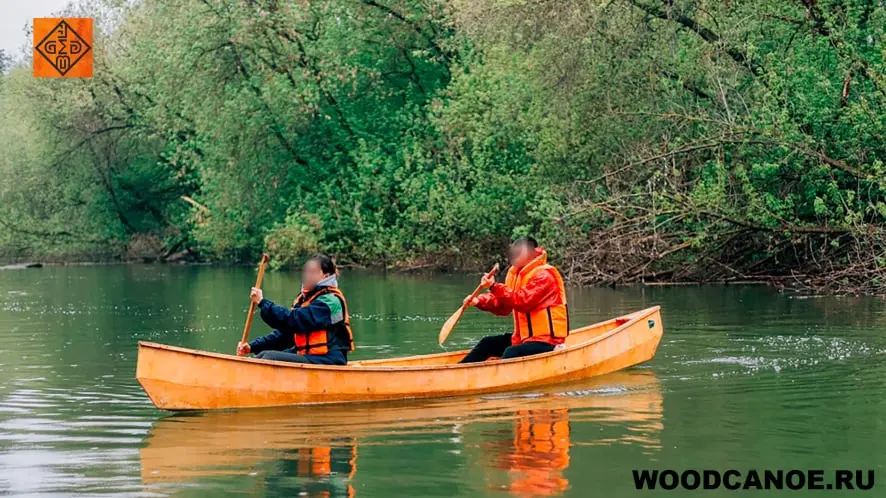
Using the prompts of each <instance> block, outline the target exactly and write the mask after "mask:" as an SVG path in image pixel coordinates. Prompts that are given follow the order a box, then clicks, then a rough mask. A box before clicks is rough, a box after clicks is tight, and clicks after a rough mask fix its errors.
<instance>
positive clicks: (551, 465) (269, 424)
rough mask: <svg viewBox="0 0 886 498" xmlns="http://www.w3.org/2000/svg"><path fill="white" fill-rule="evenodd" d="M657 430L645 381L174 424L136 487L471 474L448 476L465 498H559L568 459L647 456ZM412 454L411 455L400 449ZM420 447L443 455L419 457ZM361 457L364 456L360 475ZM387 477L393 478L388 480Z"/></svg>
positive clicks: (272, 489) (360, 483) (156, 443)
mask: <svg viewBox="0 0 886 498" xmlns="http://www.w3.org/2000/svg"><path fill="white" fill-rule="evenodd" d="M661 420H662V395H661V390H660V386H659V383H658V379H657V378H656V376H655V374H654V373H653V372H652V371H651V370H648V369H638V370H628V371H622V372H617V373H614V374H610V375H605V376H601V377H596V378H593V379H588V380H584V381H581V382H580V383H570V384H561V385H555V386H550V387H546V388H539V389H535V390H532V391H523V392H515V393H508V394H502V395H499V396H466V397H459V398H448V399H439V400H424V401H412V402H406V401H399V402H391V403H384V404H381V403H378V404H354V405H346V406H345V405H327V406H303V407H291V408H274V409H253V410H242V411H233V412H205V413H193V414H183V415H173V416H170V417H166V418H163V419H160V420H158V421H157V422H155V423H154V425H153V427H152V428H151V429H150V430H149V432H148V435H147V437H146V439H145V444H144V447H143V448H142V449H141V450H140V459H141V467H142V481H143V483H144V485H145V486H146V488H147V491H151V492H161V493H165V494H168V492H169V491H173V492H175V491H183V492H185V493H183V494H186V490H188V489H190V490H193V488H194V486H195V485H196V486H197V487H198V488H204V491H206V489H205V488H207V487H213V486H224V489H225V490H229V489H230V488H231V487H235V488H236V487H239V488H240V489H239V490H240V491H241V492H244V493H247V494H253V495H267V496H294V495H301V496H318V497H319V496H323V497H330V498H332V497H344V496H353V495H354V494H355V493H358V492H359V491H360V490H361V489H364V488H365V489H366V490H367V492H366V494H367V495H370V494H377V493H378V492H379V489H378V486H379V485H380V483H379V481H384V482H385V483H386V484H385V485H384V486H392V487H391V488H386V491H388V493H387V494H389V495H394V494H397V493H396V492H395V491H396V489H394V488H396V486H409V485H410V484H409V483H412V482H416V481H418V480H421V479H422V478H424V477H439V476H434V475H429V474H428V473H430V472H440V471H441V470H442V471H443V472H452V473H456V472H458V471H457V470H456V469H457V468H459V467H460V468H471V469H484V470H483V475H486V477H485V478H484V477H481V476H479V475H476V474H475V473H474V472H473V471H470V472H469V474H471V473H473V474H475V475H474V478H471V477H470V476H466V475H464V474H459V475H458V476H457V478H458V479H459V480H462V479H464V478H467V482H461V483H460V484H461V486H468V487H473V488H476V489H475V490H474V491H475V493H473V494H476V492H479V493H481V494H482V493H484V492H488V491H489V490H490V488H492V489H498V490H507V491H509V492H510V493H511V494H513V495H515V496H540V495H541V496H544V495H556V494H559V493H561V492H563V491H565V490H566V489H568V488H569V486H570V484H569V481H568V480H567V477H566V471H567V469H568V467H569V465H570V449H572V448H574V447H576V446H609V445H614V444H626V445H635V446H638V447H639V448H641V450H642V451H644V452H654V451H657V450H658V449H659V448H660V432H661V429H662V423H661ZM489 427H492V428H494V431H493V432H494V434H495V435H494V437H490V432H489V431H488V430H487V429H484V428H489ZM454 428H457V429H454ZM604 429H605V430H604ZM454 432H455V433H457V434H458V436H457V437H456V438H453V433H454ZM581 434H587V436H581ZM601 435H603V437H601ZM410 442H412V443H416V448H418V449H414V448H413V449H410V448H407V447H405V446H404V445H408V444H410ZM429 442H430V443H431V444H434V445H435V447H436V448H442V449H439V450H438V451H434V452H428V451H427V446H426V445H427V444H428V443H429ZM360 446H366V448H365V450H364V451H362V452H361V453H362V455H361V457H360V458H361V462H362V463H361V464H360V467H361V469H363V470H361V472H357V449H358V447H360ZM394 446H396V449H394V448H393V447H394ZM386 447H389V448H391V449H390V450H386V449H385V448H386ZM367 455H372V456H371V457H369V456H367ZM406 455H409V456H406ZM404 458H406V459H408V460H409V461H410V463H409V465H406V466H404V465H403V460H402V459H404ZM441 462H448V463H441ZM392 467H396V468H398V469H400V470H398V473H402V475H401V476H400V477H399V479H397V480H391V478H390V469H391V468H392ZM370 469H371V470H370ZM410 473H414V475H410ZM493 475H494V477H495V478H496V479H495V481H496V482H490V481H491V477H490V476H493ZM224 477H237V478H236V479H233V480H231V479H227V480H224V479H223V478H224ZM412 477H415V479H413V480H411V478H412ZM484 481H486V483H485V484H484ZM387 483H390V484H387ZM369 489H374V490H375V491H374V492H370V491H369ZM462 490H463V491H464V490H465V488H464V487H462ZM412 491H415V490H412ZM401 494H402V493H401ZM413 494H414V493H413ZM418 494H421V493H418Z"/></svg>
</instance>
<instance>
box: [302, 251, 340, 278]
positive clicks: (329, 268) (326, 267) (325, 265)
mask: <svg viewBox="0 0 886 498" xmlns="http://www.w3.org/2000/svg"><path fill="white" fill-rule="evenodd" d="M308 261H316V262H317V264H318V265H320V270H321V271H322V272H323V273H324V274H325V275H333V274H335V272H336V268H335V261H333V260H332V258H330V257H329V256H327V255H325V254H317V255H315V256H312V257H311V259H309V260H308Z"/></svg>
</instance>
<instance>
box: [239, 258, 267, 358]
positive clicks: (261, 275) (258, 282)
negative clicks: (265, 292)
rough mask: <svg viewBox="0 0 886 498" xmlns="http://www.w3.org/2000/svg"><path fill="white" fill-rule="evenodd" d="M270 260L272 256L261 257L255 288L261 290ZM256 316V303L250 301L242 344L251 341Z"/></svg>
mask: <svg viewBox="0 0 886 498" xmlns="http://www.w3.org/2000/svg"><path fill="white" fill-rule="evenodd" d="M268 259H270V256H268V255H267V254H262V255H261V263H260V264H259V265H258V278H256V279H255V286H256V287H258V288H261V280H262V278H264V276H265V265H267V264H268ZM254 314H255V302H254V301H252V300H251V299H250V300H249V313H247V314H246V326H245V327H243V339H241V340H240V342H246V339H249V327H252V315H254Z"/></svg>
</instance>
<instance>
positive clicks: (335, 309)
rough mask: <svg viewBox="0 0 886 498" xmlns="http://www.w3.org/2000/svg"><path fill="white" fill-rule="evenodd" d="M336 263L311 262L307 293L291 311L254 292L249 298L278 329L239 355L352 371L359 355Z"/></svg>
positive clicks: (242, 348)
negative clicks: (353, 357) (354, 354)
mask: <svg viewBox="0 0 886 498" xmlns="http://www.w3.org/2000/svg"><path fill="white" fill-rule="evenodd" d="M336 275H337V271H336V268H335V263H334V262H333V261H332V259H331V258H330V257H329V256H325V255H317V256H314V257H312V258H311V259H309V260H308V261H307V262H306V263H305V266H304V268H303V270H302V278H303V282H302V291H301V294H299V296H298V297H297V298H296V300H295V303H293V305H292V308H291V309H287V308H285V307H283V306H278V305H276V304H274V303H273V302H271V301H270V300H268V299H265V298H264V295H263V293H262V290H261V289H259V288H257V287H253V288H252V290H251V291H250V293H249V298H250V299H251V300H252V302H254V303H256V304H257V305H258V308H259V310H260V311H261V318H262V320H263V321H264V322H265V323H266V324H268V326H269V327H271V328H273V329H275V330H274V331H273V332H271V333H270V334H268V335H265V336H263V337H259V338H258V339H255V340H253V341H251V342H249V343H246V342H241V343H240V344H238V346H237V355H239V356H246V355H248V354H250V353H253V354H255V355H256V358H260V359H263V360H277V361H288V362H292V363H312V364H316V365H346V364H347V363H348V352H349V351H353V350H354V334H353V332H352V331H351V319H350V315H349V314H348V303H347V301H346V300H345V296H344V294H342V292H341V290H339V288H338V280H337V278H336Z"/></svg>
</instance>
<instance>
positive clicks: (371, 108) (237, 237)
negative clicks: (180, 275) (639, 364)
mask: <svg viewBox="0 0 886 498" xmlns="http://www.w3.org/2000/svg"><path fill="white" fill-rule="evenodd" d="M65 14H67V15H77V16H90V17H94V18H95V23H96V33H97V35H96V36H97V40H96V42H95V47H94V49H95V60H96V62H95V76H94V77H93V78H91V79H68V80H56V79H35V78H33V77H32V75H31V69H30V59H29V57H30V54H23V55H21V56H20V57H16V58H13V59H12V62H10V61H8V60H5V59H3V58H0V62H3V66H4V68H3V71H2V72H3V75H2V76H0V115H2V117H0V119H2V122H3V128H2V131H0V148H2V150H3V154H2V156H0V257H2V258H3V259H7V260H21V259H25V258H29V259H34V258H37V259H44V260H45V259H56V260H84V259H85V260H97V259H104V260H108V259H110V260H113V259H136V260H138V259H155V260H164V259H166V260H168V259H181V258H185V259H191V260H204V261H239V262H245V261H254V260H255V259H256V257H257V255H258V254H259V253H260V252H261V251H262V250H269V251H271V252H273V254H274V255H275V256H276V258H277V259H276V261H277V262H278V263H282V264H288V263H293V262H297V261H298V260H299V259H300V258H301V257H303V256H304V254H306V253H309V252H313V251H317V250H322V251H327V252H330V253H333V254H335V255H336V256H337V258H338V259H339V261H341V262H345V263H353V264H364V265H385V266H388V267H401V268H418V267H444V268H476V267H483V266H487V265H488V264H489V263H490V262H491V261H492V260H493V259H497V258H499V257H501V254H502V253H503V247H504V244H506V242H507V241H508V240H509V238H511V237H513V236H515V235H518V234H523V233H532V234H535V235H536V236H537V237H538V238H539V239H540V240H542V241H543V242H544V244H545V245H546V246H547V247H548V248H549V249H551V252H552V254H553V256H554V257H555V261H556V262H557V263H558V264H560V265H561V266H562V268H563V269H564V273H566V274H568V275H569V277H570V278H571V279H572V280H573V281H574V282H580V283H622V282H631V281H638V280H644V281H654V280H657V281H699V280H720V281H722V280H730V281H743V280H749V279H772V280H774V281H777V282H781V283H782V284H784V285H800V286H805V287H813V288H823V289H825V290H830V291H836V292H873V293H881V292H883V291H884V289H886V280H884V279H886V238H884V221H886V187H884V180H886V177H884V163H883V161H884V160H886V140H884V135H886V133H884V132H886V109H884V106H886V45H884V44H883V42H884V29H886V4H884V3H883V2H881V1H874V0H867V1H865V0H778V1H776V0H753V1H750V0H725V1H722V0H717V1H711V0H603V1H580V0H578V1H574V0H450V1H437V0H421V1H411V0H313V1H309V0H299V1H296V0H293V1H282V0H140V1H124V0H84V1H81V2H78V3H76V4H74V5H72V6H71V7H69V9H68V11H67V12H65ZM23 41H24V40H23Z"/></svg>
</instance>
